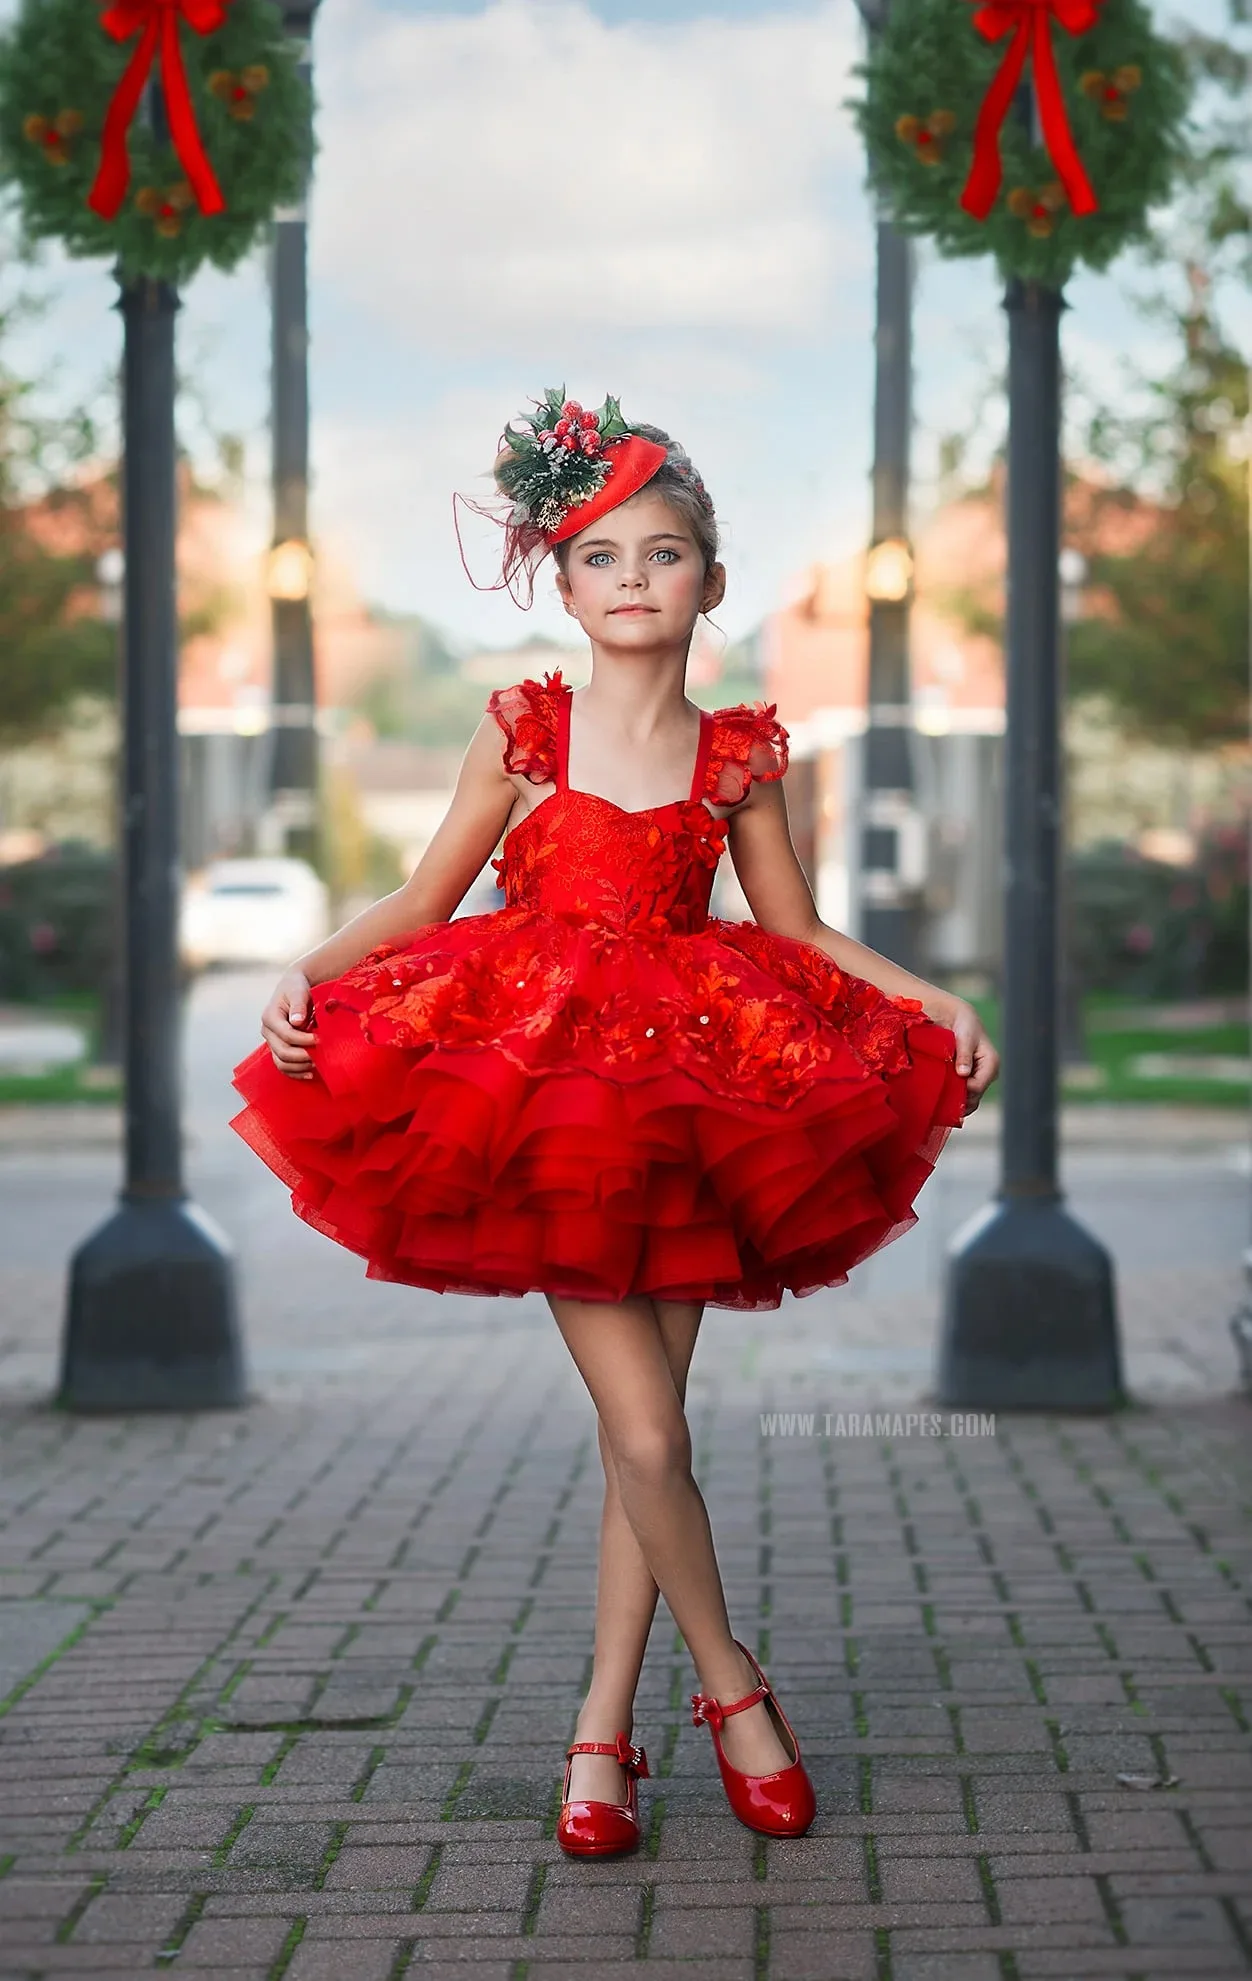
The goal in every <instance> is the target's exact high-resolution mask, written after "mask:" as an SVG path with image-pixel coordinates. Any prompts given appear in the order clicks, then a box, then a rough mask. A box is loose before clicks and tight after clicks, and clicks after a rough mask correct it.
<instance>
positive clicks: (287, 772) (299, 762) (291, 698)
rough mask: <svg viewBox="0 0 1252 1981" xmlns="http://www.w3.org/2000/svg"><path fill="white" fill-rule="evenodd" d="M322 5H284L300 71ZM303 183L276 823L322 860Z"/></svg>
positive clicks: (283, 222) (281, 407)
mask: <svg viewBox="0 0 1252 1981" xmlns="http://www.w3.org/2000/svg"><path fill="white" fill-rule="evenodd" d="M317 4H318V0H283V9H282V12H283V25H284V27H285V28H286V29H287V32H288V34H289V35H291V37H292V39H293V41H294V42H295V43H296V46H297V53H298V57H299V63H300V73H301V76H302V77H303V79H304V81H305V82H306V83H308V82H310V80H311V76H312V34H313V16H314V14H315V13H316V11H317ZM307 251H308V218H307V182H306V186H305V189H304V191H303V192H302V194H301V197H300V199H299V200H298V202H297V203H296V204H295V205H294V206H292V207H287V208H283V209H282V210H281V211H280V212H279V213H278V214H277V216H276V217H275V221H274V241H273V248H272V259H271V310H272V317H271V323H272V337H273V345H272V373H271V401H272V423H273V432H272V444H273V483H274V547H273V549H272V551H271V553H270V567H269V590H270V598H271V601H272V613H273V641H274V694H273V716H272V720H273V724H274V736H273V751H272V755H271V758H270V807H271V821H272V825H273V827H274V829H275V831H276V834H277V836H278V837H279V838H280V840H281V843H282V845H283V847H284V849H285V850H286V851H287V852H288V853H292V854H295V855H298V856H300V857H302V858H304V859H307V860H316V857H317V846H318V830H317V819H318V797H317V793H318V747H317V686H316V677H315V674H314V667H313V616H312V611H311V607H310V602H309V590H310V583H311V578H312V557H311V554H310V551H309V542H308V535H309V323H308V276H307Z"/></svg>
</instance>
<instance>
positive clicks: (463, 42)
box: [315, 0, 859, 353]
mask: <svg viewBox="0 0 1252 1981" xmlns="http://www.w3.org/2000/svg"><path fill="white" fill-rule="evenodd" d="M856 33H857V24H856V16H855V14H854V11H853V9H852V8H850V7H848V6H847V5H846V4H844V5H838V4H826V5H823V6H819V7H818V8H817V9H816V10H815V11H813V12H812V13H808V14H794V15H781V16H780V15H773V16H771V15H768V14H767V15H764V16H762V17H760V18H758V19H755V20H748V21H736V22H726V21H718V20H713V19H705V20H701V21H696V22H686V23H676V24H673V25H668V26H665V27H663V28H659V27H657V26H655V25H654V24H650V23H649V24H643V23H631V24H627V25H622V26H616V27H612V26H608V25H606V24H605V23H604V22H603V21H600V20H598V19H597V18H596V17H595V16H594V15H593V14H591V13H590V12H588V10H587V9H586V7H585V6H583V5H581V4H578V0H499V4H497V5H495V6H493V7H490V8H489V9H488V10H487V11H486V12H484V13H482V14H478V15H469V16H466V15H458V16H452V17H449V16H440V15H429V14H422V15H416V16H413V15H409V16H404V15H398V14H396V13H394V12H389V11H385V10H384V9H383V8H382V7H380V6H379V5H378V4H377V0H350V4H347V3H346V0H345V4H341V5H339V6H337V7H335V8H333V9H332V8H327V9H326V10H325V12H324V16H323V18H322V22H321V24H320V26H319V30H318V55H317V59H318V69H319V76H320V77H321V94H322V113H321V125H320V134H321V144H322V152H321V157H320V160H319V165H318V188H317V213H316V230H315V239H316V264H315V265H316V269H317V272H318V274H319V275H320V276H321V277H322V278H323V279H332V280H334V281H335V282H336V283H337V284H350V285H352V286H353V287H355V289H356V291H357V294H358V296H359V299H360V301H361V303H362V304H363V306H364V307H365V308H366V309H368V310H369V311H370V312H371V313H372V314H375V315H376V316H377V317H379V318H382V319H384V320H385V321H386V323H387V325H388V328H389V329H390V331H391V332H392V334H393V335H397V336H399V337H401V338H403V339H404V340H405V341H407V342H410V343H411V344H416V345H420V346H425V347H427V348H433V349H439V350H441V351H448V350H455V351H457V352H459V353H464V352H466V351H472V352H475V353H484V352H493V351H495V352H499V351H512V350H515V349H516V348H517V345H518V343H519V341H521V342H522V343H523V344H525V343H527V342H529V341H531V340H532V339H534V337H535V336H536V335H537V334H538V335H549V334H551V333H552V332H559V333H560V334H561V335H562V337H563V338H564V339H565V340H566V343H567V345H568V343H569V340H571V339H572V338H578V340H579V341H580V342H585V341H586V339H587V337H588V336H591V337H593V338H595V337H600V336H603V334H604V332H605V330H606V328H609V329H616V330H618V331H622V330H656V329H671V330H684V331H691V330H697V331H698V330H703V331H718V332H722V333H725V332H741V333H743V332H746V333H750V334H751V333H756V334H761V333H765V334H771V335H778V334H780V333H781V334H796V333H800V334H804V333H806V332H811V331H812V330H813V329H814V328H815V327H816V326H817V325H818V323H819V322H820V321H821V319H822V318H823V316H824V315H825V313H826V312H827V311H828V309H829V308H830V305H831V295H832V287H833V284H834V280H835V275H836V271H837V269H838V268H839V266H840V262H841V258H842V253H843V251H846V249H847V247H848V245H849V244H848V242H847V240H846V239H845V237H844V235H843V230H842V227H841V223H840V217H839V213H838V212H837V210H835V206H834V202H833V201H832V199H831V196H830V191H831V180H832V174H833V173H834V172H835V171H836V170H838V171H839V173H840V176H841V178H843V179H844V180H845V182H846V179H847V175H848V171H849V167H851V169H852V171H853V172H854V173H858V172H859V160H858V159H857V154H856V140H855V137H854V134H853V132H852V129H851V126H850V123H849V120H848V119H847V117H846V116H845V115H844V114H843V112H842V111H841V108H840V105H841V100H842V98H843V96H844V95H845V94H846V91H847V82H848V66H849V63H850V61H851V59H852V56H853V52H854V49H855V46H856Z"/></svg>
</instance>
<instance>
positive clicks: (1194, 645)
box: [1069, 266, 1249, 749]
mask: <svg viewBox="0 0 1252 1981" xmlns="http://www.w3.org/2000/svg"><path fill="white" fill-rule="evenodd" d="M1190 274H1191V298H1190V302H1189V304H1188V306H1187V307H1186V308H1185V309H1184V310H1182V311H1181V312H1177V313H1176V314H1175V316H1174V324H1175V328H1176V331H1177V334H1178V336H1179V339H1180V342H1181V347H1182V348H1181V353H1180V356H1179V359H1178V362H1177V363H1176V365H1175V366H1174V367H1173V369H1172V370H1171V371H1170V372H1169V373H1168V374H1167V375H1166V376H1165V377H1164V378H1162V379H1159V380H1157V381H1155V382H1154V383H1153V385H1152V386H1151V388H1150V394H1149V403H1148V406H1147V409H1146V411H1144V412H1143V413H1142V414H1140V415H1138V416H1137V417H1134V418H1119V417H1115V416H1113V415H1111V414H1108V413H1105V414H1103V415H1100V416H1098V417H1097V419H1096V420H1095V421H1094V422H1093V427H1092V433H1091V444H1092V448H1093V451H1094V452H1095V453H1096V454H1097V456H1100V457H1102V458H1103V459H1104V460H1105V461H1106V462H1109V463H1113V464H1118V465H1119V466H1120V467H1121V469H1122V472H1121V473H1120V474H1119V475H1118V476H1117V477H1116V478H1115V480H1114V484H1113V486H1111V487H1109V488H1107V489H1105V490H1102V491H1100V492H1099V493H1097V494H1096V495H1095V496H1094V498H1093V500H1092V502H1091V505H1090V509H1089V512H1088V515H1087V518H1086V524H1085V528H1084V529H1083V530H1082V531H1081V532H1078V533H1076V532H1074V531H1072V530H1071V541H1073V542H1074V543H1075V544H1076V547H1077V548H1079V549H1081V550H1083V551H1085V553H1086V555H1087V560H1088V584H1089V591H1088V598H1089V601H1090V606H1091V610H1090V612H1089V614H1088V616H1086V617H1085V618H1083V619H1082V620H1081V621H1080V622H1079V623H1078V624H1077V625H1076V626H1074V627H1073V628H1072V629H1071V634H1070V642H1069V673H1070V688H1071V691H1072V692H1073V693H1075V694H1097V695H1100V696H1102V697H1103V698H1105V699H1106V700H1107V701H1108V703H1109V704H1110V706H1111V707H1112V709H1113V710H1114V711H1115V713H1116V716H1117V719H1118V721H1119V723H1120V724H1121V726H1122V727H1123V728H1124V729H1125V730H1126V732H1127V733H1128V734H1132V735H1136V736H1139V737H1142V738H1144V739H1149V740H1151V741H1154V742H1158V743H1164V744H1170V745H1176V746H1180V747H1184V748H1191V749H1208V748H1212V747H1213V746H1215V745H1219V744H1222V743H1228V742H1233V741H1236V740H1243V739H1244V738H1245V737H1246V735H1247V729H1248V639H1249V626H1248V582H1249V573H1248V470H1249V464H1248V461H1247V458H1246V456H1247V435H1248V426H1247V415H1248V370H1247V365H1246V363H1245V361H1244V358H1243V356H1242V354H1241V353H1240V352H1239V351H1237V350H1236V349H1235V348H1234V346H1233V345H1232V344H1231V343H1230V342H1229V341H1228V340H1227V338H1226V337H1225V336H1224V334H1223V332H1222V329H1221V326H1220V325H1219V323H1218V321H1217V319H1216V315H1215V312H1214V309H1213V305H1212V301H1211V288H1210V284H1209V280H1208V278H1207V276H1206V275H1205V274H1204V273H1203V272H1202V271H1201V270H1200V269H1199V268H1198V267H1195V266H1193V267H1192V269H1191V271H1190ZM1118 512H1121V516H1122V518H1123V520H1122V521H1121V525H1120V530H1119V529H1118V527H1117V525H1118ZM1118 534H1120V535H1121V536H1122V538H1123V540H1124V541H1127V542H1128V544H1129V547H1128V548H1127V549H1126V550H1125V551H1122V552H1120V553H1118V554H1113V553H1111V552H1110V551H1109V550H1107V549H1102V548H1100V546H1101V544H1107V543H1108V542H1109V540H1110V538H1111V537H1112V538H1115V537H1116V535H1118ZM1084 539H1085V540H1084Z"/></svg>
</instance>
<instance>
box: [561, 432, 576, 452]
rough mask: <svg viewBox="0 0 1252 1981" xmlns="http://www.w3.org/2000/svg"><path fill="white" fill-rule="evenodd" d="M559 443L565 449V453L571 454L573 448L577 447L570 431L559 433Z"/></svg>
mask: <svg viewBox="0 0 1252 1981" xmlns="http://www.w3.org/2000/svg"><path fill="white" fill-rule="evenodd" d="M561 445H562V447H563V448H564V449H565V451H566V453H567V454H572V453H573V452H574V449H575V448H576V447H577V445H578V442H577V441H576V440H575V438H574V436H573V434H572V433H563V434H562V435H561Z"/></svg>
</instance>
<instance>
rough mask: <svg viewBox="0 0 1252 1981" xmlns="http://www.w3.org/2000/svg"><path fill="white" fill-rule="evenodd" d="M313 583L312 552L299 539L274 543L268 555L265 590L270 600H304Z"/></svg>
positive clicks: (289, 538)
mask: <svg viewBox="0 0 1252 1981" xmlns="http://www.w3.org/2000/svg"><path fill="white" fill-rule="evenodd" d="M312 581H313V552H312V551H311V550H310V549H309V546H308V544H307V543H305V542H303V541H302V539H301V538H299V537H288V539H287V541H286V542H285V543H276V544H275V545H274V548H273V549H272V550H271V552H270V554H269V563H268V566H267V568H266V577H265V583H266V589H267V591H268V592H269V595H270V597H271V598H280V599H305V598H307V597H308V595H309V590H310V587H311V584H312Z"/></svg>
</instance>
